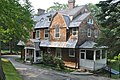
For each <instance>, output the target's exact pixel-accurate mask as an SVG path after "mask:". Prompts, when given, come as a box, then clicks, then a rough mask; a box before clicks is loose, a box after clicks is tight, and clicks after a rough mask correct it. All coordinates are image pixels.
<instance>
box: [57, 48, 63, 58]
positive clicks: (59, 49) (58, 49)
mask: <svg viewBox="0 0 120 80" xmlns="http://www.w3.org/2000/svg"><path fill="white" fill-rule="evenodd" d="M58 51H59V52H58ZM58 53H60V56H58ZM56 57H58V58H62V54H61V48H56Z"/></svg>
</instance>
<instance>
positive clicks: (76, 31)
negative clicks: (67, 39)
mask: <svg viewBox="0 0 120 80" xmlns="http://www.w3.org/2000/svg"><path fill="white" fill-rule="evenodd" d="M74 29H75V31H74ZM74 33H76V35H74ZM77 34H78V30H77V28H72V36H77Z"/></svg>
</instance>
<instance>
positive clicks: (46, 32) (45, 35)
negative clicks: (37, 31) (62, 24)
mask: <svg viewBox="0 0 120 80" xmlns="http://www.w3.org/2000/svg"><path fill="white" fill-rule="evenodd" d="M48 37H49V32H48V29H45V30H44V38H45V39H48Z"/></svg>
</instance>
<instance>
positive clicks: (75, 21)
mask: <svg viewBox="0 0 120 80" xmlns="http://www.w3.org/2000/svg"><path fill="white" fill-rule="evenodd" d="M89 15H90V12H89V13H83V14H81V15H79V16H78V17H76V18H75V19H73V21H72V22H71V23H70V25H69V27H79V26H80V24H81V23H82V21H83V20H84V19H85V18H86V17H87V16H89Z"/></svg>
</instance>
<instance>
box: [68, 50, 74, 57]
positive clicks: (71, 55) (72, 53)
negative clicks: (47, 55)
mask: <svg viewBox="0 0 120 80" xmlns="http://www.w3.org/2000/svg"><path fill="white" fill-rule="evenodd" d="M69 57H75V49H69Z"/></svg>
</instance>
